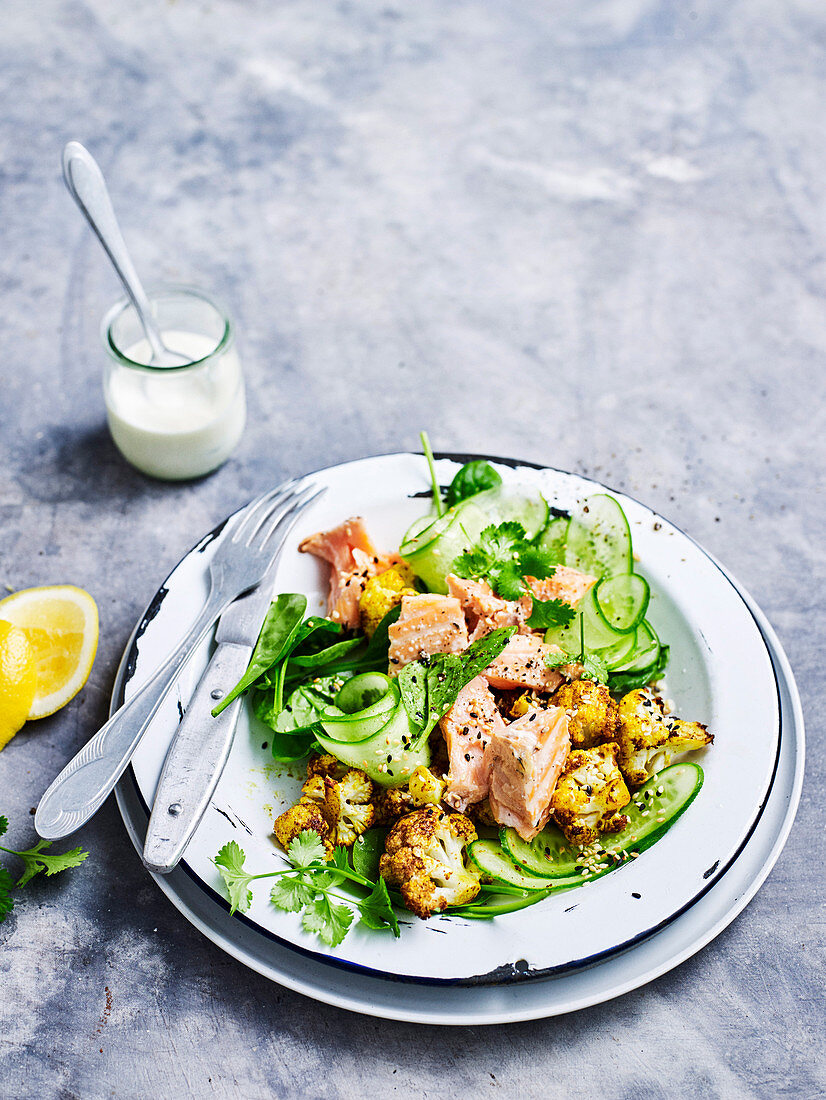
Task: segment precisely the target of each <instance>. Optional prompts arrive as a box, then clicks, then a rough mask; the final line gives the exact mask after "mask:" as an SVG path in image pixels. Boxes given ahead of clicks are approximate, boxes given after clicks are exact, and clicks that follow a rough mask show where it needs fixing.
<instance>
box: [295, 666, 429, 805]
mask: <svg viewBox="0 0 826 1100" xmlns="http://www.w3.org/2000/svg"><path fill="white" fill-rule="evenodd" d="M396 691H398V688H397V689H396ZM326 725H327V723H326V722H325V727H326ZM420 733H421V731H420V730H419V728H418V726H415V725H414V724H413V722H412V721H411V720H410V716H409V715H408V713H407V711H406V710H405V707H404V704H403V703H402V702H401V700H399V702H398V703H397V705H396V707H395V709H394V710H393V711H392V712H391V714H390V717H389V719H388V721H387V722H385V724H384V725H383V726H381V727H380V729H379V730H378V731H377V732H376V733H374V734H373V736H372V737H366V738H364V739H362V740H360V741H339V740H336V739H335V738H332V737H329V736H327V734H326V730H325V732H324V733H317V734H316V740H317V741H318V743H319V745H321V747H322V749H323V750H324V752H329V753H330V754H331V755H332V756H335V758H336V759H337V760H340V761H341V762H342V764H347V765H348V766H349V767H351V768H358V769H359V770H360V771H363V772H366V773H367V775H369V776H370V778H371V779H372V780H374V781H375V782H376V783H378V784H380V786H382V787H401V786H403V785H404V784H405V783H407V782H408V781H409V780H410V776H411V775H412V774H413V772H414V771H415V770H416V768H418V767H419V766H420V765H421V766H423V767H425V768H426V767H427V765H428V764H429V763H430V747H429V745H428V740H427V738H426V737H421V736H420Z"/></svg>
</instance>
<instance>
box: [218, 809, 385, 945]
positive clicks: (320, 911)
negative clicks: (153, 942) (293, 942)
mask: <svg viewBox="0 0 826 1100" xmlns="http://www.w3.org/2000/svg"><path fill="white" fill-rule="evenodd" d="M325 855H326V853H325V850H324V845H323V844H322V842H321V838H320V837H319V835H318V833H316V832H315V831H314V830H312V829H305V830H304V831H303V832H301V833H299V834H298V836H297V837H296V838H295V840H293V842H292V843H291V844H290V846H289V848H288V849H287V856H288V858H289V860H290V863H291V865H292V866H290V867H285V868H283V869H281V870H279V871H268V872H266V873H264V874H258V875H254V874H250V873H249V871H247V870H246V869H245V867H244V861H245V859H246V856H245V854H244V850H243V848H241V847H240V846H239V845H238V844H237V843H236V841H234V840H231V841H229V843H227V844H225V845H224V846H223V848H222V849H221V850H220V852H219V853H218V855H217V856H216V857H215V860H214V862H215V865H216V867H217V868H218V871H219V873H220V875H221V878H222V879H223V880H224V884H225V886H226V888H227V894H228V896H229V903H230V912H231V913H234V912H235V911H236V910H240V911H241V912H242V913H243V912H246V911H247V910H248V909H249V907H250V905H251V904H252V896H253V895H252V888H251V883H253V882H255V881H257V880H258V879H263V878H274V879H275V880H276V881H275V882H274V883H273V885H272V887H271V889H270V902H271V903H272V904H273V905H274V906H276V908H278V909H283V910H284V911H285V912H287V913H301V924H302V926H303V928H304V930H305V931H306V932H314V933H315V934H316V935H317V936H318V937H319V939H321V940H322V941H323V942H324V943H326V944H327V945H328V946H329V947H336V946H337V945H338V944H340V943H341V941H342V940H343V939H344V937H345V936H346V935H347V933H348V932H349V930H350V927H351V925H352V923H353V921H354V919H355V912H354V909H355V910H357V911H358V914H359V919H360V921H361V923H362V924H364V925H366V926H367V927H368V928H373V929H376V930H381V929H385V928H389V929H390V931H391V932H392V933H393V935H394V936H396V937H398V936H399V922H398V920H397V919H396V914H395V913H394V912H393V906H392V904H391V902H390V895H389V894H388V892H387V884H386V883H385V881H384V879H383V878H381V877H378V878H377V879H376V881H373V880H372V879H369V878H367V877H366V876H365V875H362V874H360V873H359V872H358V871H356V870H354V868H353V867H352V866H351V865H350V860H349V857H348V855H347V849H346V848H343V847H342V846H341V845H339V846H338V847H336V849H335V850H334V852H333V860H332V862H331V863H326V862H325ZM344 882H351V883H353V884H354V885H356V886H358V887H360V888H361V889H366V890H368V891H369V892H368V893H367V895H366V896H365V897H360V898H359V897H351V896H349V895H346V894H341V893H339V892H338V889H337V888H338V887H339V886H341V885H342V884H343V883H344Z"/></svg>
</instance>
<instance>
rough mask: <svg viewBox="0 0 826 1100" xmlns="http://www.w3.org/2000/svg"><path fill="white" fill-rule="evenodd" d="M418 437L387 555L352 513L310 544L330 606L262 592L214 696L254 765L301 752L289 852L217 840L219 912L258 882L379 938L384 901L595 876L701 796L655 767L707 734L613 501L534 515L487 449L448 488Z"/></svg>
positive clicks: (511, 893) (388, 911) (491, 906)
mask: <svg viewBox="0 0 826 1100" xmlns="http://www.w3.org/2000/svg"><path fill="white" fill-rule="evenodd" d="M423 442H424V445H425V456H426V458H427V461H428V465H429V468H430V471H431V479H432V489H433V497H432V507H431V510H430V511H429V513H428V514H426V515H424V516H422V517H421V518H420V519H418V520H417V521H415V522H414V523H413V524H412V525H411V527H410V528H409V529H408V531H407V532H406V534H405V536H404V538H403V539H402V542H401V544H400V546H399V547H398V552H396V553H391V554H384V553H381V552H380V551H379V550H377V549H376V548H375V547H374V546H373V545H372V543H371V541H370V538H369V535H368V533H367V531H366V529H365V527H364V523H363V521H362V520H361V518H360V517H352V518H350V519H348V520H345V521H344V522H343V523H342V524H341V525H340V527H338V528H335V529H334V530H332V531H328V532H320V533H319V534H317V535H313V536H311V537H310V538H308V539H305V540H304V542H302V544H301V546H300V547H299V549H300V550H302V552H308V553H311V554H314V555H315V556H316V557H318V558H319V559H320V560H322V561H323V562H324V563H325V567H329V570H330V594H329V603H328V615H327V616H318V615H309V616H308V615H307V597H306V596H305V595H303V594H300V593H282V594H280V595H279V596H278V597H277V599H276V600H274V602H273V603H272V604H271V606H270V609H269V611H268V613H267V616H266V618H265V621H264V623H263V625H262V628H261V632H260V636H259V638H258V642H257V644H256V647H255V650H254V652H253V655H252V658H251V660H250V664H249V668H248V669H247V671H246V673H245V674H244V676H243V677H242V679H241V680H240V681H239V683H238V684H237V685H236V686H235V688H234V689H233V690H232V691H231V692H230V693H229V694H228V695H227V696H226V697H225V698H224V700H223V701H222V702H221V703H220V705H219V706H218V707H216V709H215V710H214V711H213V714H218V713H219V712H220V711H221V710H222V709H223V707H225V706H226V705H227V704H228V703H229V702H230V701H231V700H232V699H234V698H236V697H237V696H238V695H239V694H241V693H242V692H247V693H248V697H249V704H250V706H251V708H252V710H253V711H254V713H255V715H256V716H257V717H258V719H260V721H261V722H263V723H264V724H265V725H266V726H267V727H269V730H270V731H271V740H270V748H271V751H272V754H273V757H274V758H275V759H276V760H278V761H280V762H283V763H285V764H288V765H290V766H291V767H293V768H295V767H297V766H299V763H298V762H303V761H306V780H304V782H303V785H302V788H301V794H300V797H299V798H298V801H297V802H296V803H295V804H294V805H293V806H290V807H288V808H287V809H286V810H285V811H284V812H283V813H281V814H280V815H279V816H278V818H277V819H276V821H275V824H274V835H275V838H276V840H277V841H278V843H279V844H280V845H281V847H282V848H283V850H284V852H285V855H286V861H287V862H286V864H285V865H284V866H283V867H280V868H279V869H277V870H274V871H264V872H260V873H253V872H250V871H248V870H247V869H246V868H245V854H244V852H243V851H242V849H241V848H240V847H239V846H238V845H237V844H236V843H235V842H234V841H233V842H230V843H229V844H226V845H225V846H224V847H223V848H222V849H221V851H220V852H219V853H218V854H217V856H216V859H215V864H216V866H217V868H218V871H219V873H220V875H221V877H222V879H223V881H224V883H225V886H226V890H227V894H228V897H229V901H230V905H231V909H232V911H235V910H236V909H238V910H242V911H243V910H246V909H248V908H249V907H250V905H251V904H252V903H253V888H254V883H256V882H257V881H258V880H260V879H265V878H268V879H272V883H271V887H270V895H269V900H270V902H271V903H272V904H273V905H274V906H276V907H277V908H279V909H282V910H285V911H287V912H294V913H300V914H301V922H302V926H303V928H304V929H305V931H307V932H309V933H313V934H316V935H317V936H318V937H319V938H320V939H321V940H322V941H323V942H324V943H326V944H328V945H329V946H335V945H337V944H338V943H340V942H341V940H342V939H343V938H344V937H345V936H346V934H347V932H348V931H349V929H350V927H351V926H352V924H353V922H354V921H355V919H356V916H358V920H359V922H360V923H361V924H362V925H364V926H365V927H367V928H369V929H375V930H385V931H390V932H391V933H392V934H393V935H395V936H398V935H399V923H398V919H397V916H396V913H395V909H394V907H396V908H398V907H400V906H403V907H405V908H407V909H408V910H410V911H411V912H413V913H415V914H416V915H417V916H419V917H421V918H422V919H427V918H429V917H430V916H432V915H433V914H436V913H447V914H449V915H454V916H456V917H464V918H466V919H486V918H491V917H496V916H499V915H502V914H504V913H508V912H512V911H514V910H517V909H521V908H524V907H526V906H528V905H533V904H535V903H536V902H538V901H540V900H542V899H543V898H545V897H548V896H549V895H550V894H552V893H554V892H556V891H558V890H561V889H569V888H572V887H574V886H581V885H583V884H585V883H587V882H590V881H592V880H594V879H596V878H598V877H600V876H602V875H604V874H607V873H609V872H610V871H611V870H613V869H614V868H615V867H616V866H618V865H620V864H621V863H623V862H625V861H626V860H628V859H633V858H636V857H637V856H638V855H639V854H640V853H641V852H642V851H644V850H645V848H647V847H649V846H650V845H651V844H653V843H654V842H655V841H656V840H658V839H659V838H660V837H661V836H662V835H663V833H664V832H665V831H666V830H667V829H668V828H669V827H670V825H671V824H672V823H673V822H674V821H675V820H676V819H677V818H678V817H679V815H680V814H681V813H682V812H683V811H684V810H685V809H686V808H687V806H688V805H689V804H690V803H691V802H692V801H693V799H694V798H695V797H696V796H697V793H698V792H699V790H700V788H701V786H702V781H703V773H702V770H701V769H700V767H699V765H697V764H696V763H689V762H685V761H683V762H678V763H673V762H672V761H673V760H674V757H675V756H678V755H681V754H683V753H685V752H688V751H693V750H696V749H699V748H704V747H706V746H708V745H709V744H711V742H712V740H713V738H712V736H711V735H710V734H709V733H708V732H707V730H706V728H705V727H704V726H703V725H702V724H700V723H696V722H688V721H684V720H682V719H680V718H677V717H676V716H674V715H673V714H672V713H671V712H670V710H669V707H668V705H667V704H666V703H665V701H664V700H663V699H662V698H661V697H660V696H659V695H658V694H657V690H656V684H657V681H659V680H660V678H661V677H662V675H663V673H664V671H665V668H666V665H667V663H668V653H669V650H668V646H667V645H666V644H665V643H663V642H662V641H661V640H660V638H659V637H658V634H657V632H656V630H655V628H654V626H653V625H652V623H651V622H650V620H649V619H648V618H647V613H648V609H649V601H650V591H649V586H648V583H647V582H646V580H645V579H644V577H643V576H642V575H641V574H640V573H638V572H636V570H635V567H634V556H633V548H632V542H631V533H630V528H629V525H628V521H627V519H626V517H625V515H624V513H623V510H622V508H621V506H620V504H619V502H618V501H617V500H616V499H615V498H614V497H612V496H610V495H608V494H602V493H600V494H594V495H592V496H590V497H588V498H587V499H584V500H581V501H580V502H579V503H578V505H577V507H576V509H575V510H572V511H570V512H569V511H566V510H562V509H559V508H552V507H550V506H549V505H548V502H547V501H546V500H545V499H544V498H543V497H542V496H541V494H540V493H539V492H537V491H526V490H522V489H520V488H511V487H507V486H505V485H504V484H503V482H502V478H501V476H500V474H499V472H498V471H497V470H496V469H495V468H494V467H493V466H492V465H491V464H489V463H488V462H486V461H483V460H474V461H472V462H468V463H467V464H465V465H464V466H462V467H461V469H460V470H459V471H458V472H457V473H456V475H455V477H454V478H453V480H452V482H451V484H450V485H449V486H447V487H444V488H443V487H441V486H440V485H439V484H438V482H437V479H436V475H435V464H434V462H433V458H432V454H431V452H430V447H429V444H428V443H427V439H426V437H425V436H423ZM301 766H302V767H303V766H304V765H303V764H302V765H301Z"/></svg>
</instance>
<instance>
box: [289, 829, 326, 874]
mask: <svg viewBox="0 0 826 1100" xmlns="http://www.w3.org/2000/svg"><path fill="white" fill-rule="evenodd" d="M287 855H288V856H289V857H290V863H292V865H293V867H302V868H303V867H310V866H311V865H312V864H314V863H324V861H325V859H326V856H327V853H326V852H325V850H324V845H323V844H322V843H321V837H320V836H319V835H318V833H317V832H316V831H315V829H304V830H302V831H301V832H300V833H299V834H298V836H297V837H296V838H295V840H293V841H292V842H291V843H290V846H289V848H288V849H287Z"/></svg>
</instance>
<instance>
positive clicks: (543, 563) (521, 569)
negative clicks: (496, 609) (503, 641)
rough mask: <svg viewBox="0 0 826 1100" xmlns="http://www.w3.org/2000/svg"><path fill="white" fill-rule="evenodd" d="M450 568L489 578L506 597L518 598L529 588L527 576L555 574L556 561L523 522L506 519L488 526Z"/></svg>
mask: <svg viewBox="0 0 826 1100" xmlns="http://www.w3.org/2000/svg"><path fill="white" fill-rule="evenodd" d="M451 570H452V572H453V573H455V574H456V575H457V576H458V577H465V578H467V579H469V580H477V581H482V580H485V581H487V582H488V584H490V586H491V588H492V589H493V590H494V592H496V593H497V595H499V596H501V597H502V598H503V599H505V600H518V599H519V598H520V597H521V596H522V595H524V594H525V593H526V592H528V591H529V590H528V586H527V583H526V582H525V577H536V578H537V579H539V580H541V579H542V578H544V577H552V576H553V575H554V573H555V571H556V562H555V561H554V560H553V554H552V553H550V552H548V551H546V550H543V549H542V548H541V547H539V546H536V545H535V544H534V543H533V542H531V541H530V540H529V539H528V538H527V537H526V533H525V528H524V527H523V526H522V524H521V523H519V522H517V521H516V520H505V522H504V523H500V524H499V525H498V526H497V525H496V524H490V525H489V526H487V527H485V528H484V530H483V531H482V533H481V534H480V535H479V538H478V539H477V540H476V541H475V542H474V543H473V545H472V546H471V548H470V549H469V550H465V551H464V552H463V553H462V554H460V555H459V557H458V558H456V559H455V561H454V562H453V565H452V566H451ZM537 602H539V603H545V604H550V603H551V602H552V601H549V600H545V601H537ZM566 606H567V605H566ZM569 610H570V609H569Z"/></svg>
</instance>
